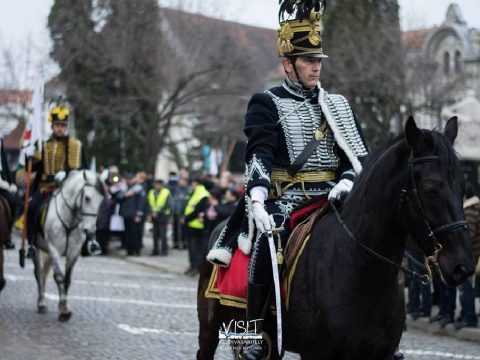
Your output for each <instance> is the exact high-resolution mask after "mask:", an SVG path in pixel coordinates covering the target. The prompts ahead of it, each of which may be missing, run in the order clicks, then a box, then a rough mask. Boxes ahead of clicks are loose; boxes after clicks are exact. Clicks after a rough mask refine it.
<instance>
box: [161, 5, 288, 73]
mask: <svg viewBox="0 0 480 360" xmlns="http://www.w3.org/2000/svg"><path fill="white" fill-rule="evenodd" d="M160 17H161V18H162V20H167V21H162V23H163V24H162V30H163V31H164V34H165V38H166V39H167V40H169V43H170V45H171V46H172V47H173V48H174V50H175V51H176V52H177V53H179V55H180V58H182V56H185V57H192V56H197V55H198V56H206V57H208V56H216V55H219V56H221V55H222V50H221V48H215V46H218V45H217V44H213V43H208V41H205V40H204V39H206V38H207V39H208V38H211V39H213V38H214V37H213V36H212V34H222V35H224V36H225V39H227V41H230V42H229V43H228V46H237V48H239V49H241V51H242V53H241V54H242V55H245V56H247V57H249V58H250V59H251V60H252V61H254V62H255V64H256V66H257V68H258V70H259V71H260V72H261V73H263V74H265V76H267V74H268V72H269V71H270V70H271V69H273V68H274V67H276V66H277V65H278V63H279V58H278V54H277V31H276V30H272V29H266V28H261V27H256V26H250V25H245V24H240V23H236V22H232V21H225V20H220V19H214V18H210V17H207V16H204V15H199V14H192V13H187V12H183V11H179V10H172V9H167V8H161V10H160ZM185 24H187V25H185ZM192 38H195V39H200V42H201V43H203V44H198V43H197V44H192ZM216 40H218V39H216ZM219 41H221V40H219ZM220 45H224V44H220ZM193 46H197V47H198V48H195V49H193V50H192V47H193ZM199 49H200V50H199Z"/></svg>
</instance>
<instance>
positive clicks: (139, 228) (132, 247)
mask: <svg viewBox="0 0 480 360" xmlns="http://www.w3.org/2000/svg"><path fill="white" fill-rule="evenodd" d="M127 180H128V190H127V191H126V192H125V194H124V197H123V199H122V204H121V207H120V215H122V216H123V217H124V220H125V247H126V250H127V254H128V255H140V251H141V249H142V237H143V236H142V235H143V234H142V232H143V224H144V219H145V209H146V206H147V202H146V195H145V190H144V188H143V185H142V184H139V183H137V181H136V178H135V177H134V176H129V178H128V179H127Z"/></svg>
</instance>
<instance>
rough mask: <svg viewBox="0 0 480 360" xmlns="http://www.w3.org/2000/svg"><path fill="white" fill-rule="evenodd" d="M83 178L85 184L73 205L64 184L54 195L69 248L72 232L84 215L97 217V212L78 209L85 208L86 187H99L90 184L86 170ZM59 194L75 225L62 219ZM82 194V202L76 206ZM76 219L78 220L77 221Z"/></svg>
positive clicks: (57, 212) (56, 208) (66, 247)
mask: <svg viewBox="0 0 480 360" xmlns="http://www.w3.org/2000/svg"><path fill="white" fill-rule="evenodd" d="M83 178H84V180H85V183H84V184H83V186H82V189H81V190H80V191H79V193H78V194H77V195H76V196H75V198H74V201H73V205H70V204H69V203H68V201H67V199H66V198H65V195H64V194H63V191H62V190H63V184H64V183H62V185H61V186H60V188H59V189H58V192H57V193H56V194H55V195H54V200H55V212H56V214H57V217H58V219H59V220H60V223H61V224H62V226H63V228H64V229H65V233H66V235H67V239H66V246H65V249H68V240H69V237H70V233H71V232H72V231H73V230H74V229H75V228H77V227H78V225H80V223H81V221H82V216H95V217H97V214H96V213H87V212H83V211H80V213H78V210H77V209H82V208H83V194H84V192H85V188H86V187H94V188H97V186H96V185H92V184H89V183H88V182H87V178H86V174H85V171H84V172H83ZM57 195H60V197H61V199H62V200H63V203H64V204H65V206H66V207H67V209H68V210H69V211H70V214H71V216H72V222H73V225H72V226H68V225H67V224H66V221H65V220H64V219H62V216H61V215H60V212H59V210H58V201H57V199H58V196H57ZM79 196H81V202H80V205H79V206H78V208H75V204H76V203H77V200H78V197H79ZM75 220H78V221H76V222H75Z"/></svg>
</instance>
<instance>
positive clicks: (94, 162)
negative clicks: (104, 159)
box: [90, 156, 97, 172]
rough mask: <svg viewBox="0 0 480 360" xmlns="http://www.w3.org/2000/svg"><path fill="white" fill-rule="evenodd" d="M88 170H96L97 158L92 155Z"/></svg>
mask: <svg viewBox="0 0 480 360" xmlns="http://www.w3.org/2000/svg"><path fill="white" fill-rule="evenodd" d="M90 170H92V171H93V172H97V158H96V157H95V156H92V161H91V162H90Z"/></svg>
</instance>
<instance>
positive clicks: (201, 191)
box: [184, 184, 210, 230]
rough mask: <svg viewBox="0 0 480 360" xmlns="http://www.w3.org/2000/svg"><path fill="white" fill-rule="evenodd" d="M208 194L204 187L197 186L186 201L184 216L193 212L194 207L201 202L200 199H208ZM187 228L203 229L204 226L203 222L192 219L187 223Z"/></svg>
mask: <svg viewBox="0 0 480 360" xmlns="http://www.w3.org/2000/svg"><path fill="white" fill-rule="evenodd" d="M209 196H210V193H209V192H208V190H207V189H206V188H205V186H204V185H202V184H199V185H197V186H195V189H193V193H192V195H190V198H189V199H188V202H187V205H186V206H185V211H184V215H185V216H188V215H190V214H191V213H193V212H194V211H195V207H196V206H197V205H198V204H199V203H200V201H202V199H204V198H206V197H209ZM187 226H188V227H189V228H192V229H199V230H201V229H204V228H205V224H204V222H203V221H200V220H199V219H198V218H197V219H193V220H191V221H189V222H188V223H187Z"/></svg>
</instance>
